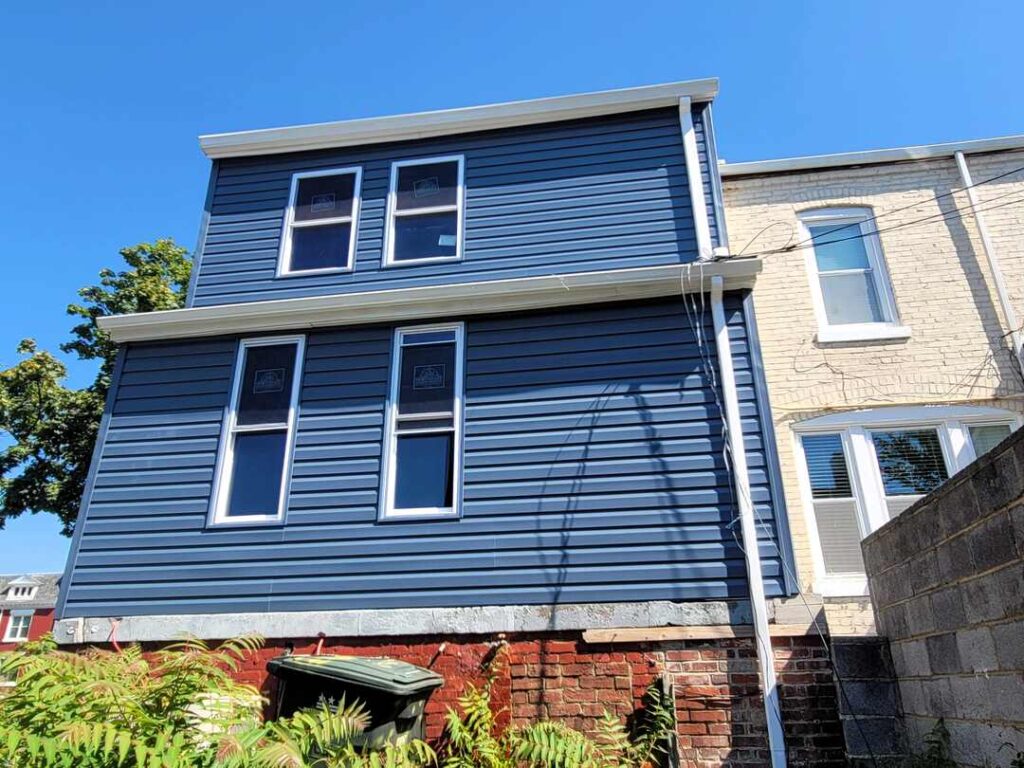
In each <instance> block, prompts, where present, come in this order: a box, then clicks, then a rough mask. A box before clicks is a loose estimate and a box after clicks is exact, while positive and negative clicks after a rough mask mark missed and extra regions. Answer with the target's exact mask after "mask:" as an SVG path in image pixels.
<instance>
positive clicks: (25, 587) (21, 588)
mask: <svg viewBox="0 0 1024 768" xmlns="http://www.w3.org/2000/svg"><path fill="white" fill-rule="evenodd" d="M38 589H39V587H35V586H32V585H29V584H11V585H10V586H8V587H7V599H8V600H31V599H32V598H33V597H35V596H36V590H38Z"/></svg>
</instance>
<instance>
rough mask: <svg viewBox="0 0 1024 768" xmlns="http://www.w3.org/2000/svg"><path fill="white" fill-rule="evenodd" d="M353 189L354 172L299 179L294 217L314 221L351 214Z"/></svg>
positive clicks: (296, 219)
mask: <svg viewBox="0 0 1024 768" xmlns="http://www.w3.org/2000/svg"><path fill="white" fill-rule="evenodd" d="M355 190H356V176H355V174H354V173H345V174H341V175H338V176H312V177H309V178H305V179H299V188H298V190H297V192H296V194H295V213H294V219H295V221H315V220H317V219H336V218H338V217H340V216H351V215H352V198H353V197H354V196H355Z"/></svg>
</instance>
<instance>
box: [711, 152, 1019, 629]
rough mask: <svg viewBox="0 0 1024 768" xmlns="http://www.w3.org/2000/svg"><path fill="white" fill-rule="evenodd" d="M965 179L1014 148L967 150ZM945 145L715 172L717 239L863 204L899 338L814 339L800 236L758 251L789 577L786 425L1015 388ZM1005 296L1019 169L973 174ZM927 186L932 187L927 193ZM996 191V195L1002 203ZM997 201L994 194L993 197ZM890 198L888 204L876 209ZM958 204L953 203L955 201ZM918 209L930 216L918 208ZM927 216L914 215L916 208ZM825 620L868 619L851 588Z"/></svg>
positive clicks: (751, 243) (1007, 159)
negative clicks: (877, 160)
mask: <svg viewBox="0 0 1024 768" xmlns="http://www.w3.org/2000/svg"><path fill="white" fill-rule="evenodd" d="M968 162H969V164H970V168H971V173H972V175H973V178H974V181H975V183H976V184H977V183H978V182H982V181H985V180H986V179H990V178H993V177H995V176H999V175H1001V174H1007V173H1008V172H1011V171H1014V169H1018V168H1021V167H1022V166H1024V151H1013V152H1002V153H993V154H988V155H973V156H969V158H968ZM960 187H962V182H961V181H960V177H959V175H958V172H957V169H956V165H955V162H954V160H953V158H952V157H950V158H942V159H934V160H928V161H921V162H914V163H887V164H880V165H873V166H863V167H850V168H827V169H821V170H811V171H802V172H795V173H778V174H771V175H761V176H745V177H743V176H736V177H733V176H726V178H725V179H724V194H725V211H726V220H727V223H728V229H729V245H730V250H731V252H732V253H734V254H738V253H741V252H742V253H746V254H754V253H760V252H763V251H768V250H773V249H776V248H780V247H783V246H785V245H787V244H795V243H799V242H800V234H799V230H798V227H797V216H798V214H799V213H801V212H803V211H806V210H811V209H815V208H823V207H852V206H862V207H869V208H870V209H871V210H872V212H873V213H874V214H875V215H878V216H879V217H880V218H879V220H878V222H877V227H878V228H879V229H880V230H881V231H880V233H879V238H880V241H881V246H882V251H883V255H884V258H885V262H886V265H887V267H888V271H889V275H890V277H891V281H892V287H893V293H894V295H895V300H896V307H897V310H898V312H899V315H900V319H901V321H902V323H903V325H905V326H907V327H908V328H909V329H910V332H911V336H910V338H909V339H900V340H889V341H873V342H866V343H842V344H834V343H833V344H819V343H818V342H817V341H816V340H815V335H816V333H817V330H818V325H817V319H816V316H815V313H814V307H813V304H812V300H811V294H810V288H809V276H808V272H807V268H806V264H805V254H804V251H803V250H795V251H791V252H787V253H773V254H771V255H768V256H766V257H765V260H764V271H763V273H762V274H761V276H760V277H759V278H758V281H757V284H756V287H755V289H754V300H755V305H756V310H757V322H758V330H759V335H760V340H761V345H762V355H763V359H764V366H765V376H766V380H767V384H768V394H769V397H770V400H771V405H772V418H773V422H774V425H775V430H776V436H777V439H778V454H779V460H780V464H781V470H782V478H783V486H784V492H785V498H786V504H787V508H788V509H789V511H790V515H789V522H790V529H791V532H792V538H793V548H794V553H795V557H796V562H797V568H798V572H799V577H800V582H801V585H802V587H803V589H804V590H805V591H811V590H812V587H813V577H814V565H813V564H814V555H813V554H812V551H811V546H812V544H811V539H810V536H809V534H808V529H807V516H808V515H809V514H810V510H808V509H805V504H804V501H803V499H802V497H801V491H800V485H799V481H798V475H797V469H796V460H795V455H794V433H793V429H792V428H793V425H794V424H796V423H798V422H801V421H804V420H806V419H810V418H814V417H816V416H820V415H823V414H826V413H830V412H835V411H842V410H853V409H858V408H870V407H879V406H890V405H925V404H960V405H984V406H994V407H998V408H1003V409H1007V410H1012V411H1017V412H1020V411H1021V400H1020V399H1019V398H1020V396H1021V395H1022V393H1024V388H1022V386H1021V379H1020V373H1019V372H1018V370H1016V368H1015V366H1014V363H1013V360H1012V354H1011V353H1010V351H1009V348H1008V344H1007V342H1006V340H1005V338H1004V337H1005V334H1006V328H1005V321H1004V320H1003V319H1002V317H1001V314H1000V311H999V309H998V306H999V305H998V302H997V298H996V294H995V289H994V284H993V283H992V281H991V274H990V271H989V269H988V265H987V262H986V260H985V255H984V251H983V250H982V247H981V240H980V236H979V234H978V229H977V226H976V224H975V222H974V219H973V217H972V216H971V215H970V214H969V211H970V206H969V204H968V202H967V198H966V194H965V193H963V192H962V191H958V192H956V193H954V194H949V193H950V192H951V191H952V190H954V189H959V188H960ZM978 195H979V198H980V201H981V206H982V208H985V207H986V203H987V204H988V205H991V206H993V208H992V209H991V210H989V211H986V212H985V213H984V216H985V218H986V221H987V223H988V226H989V230H990V233H991V235H992V239H993V241H994V242H995V244H996V248H997V250H998V255H999V259H1000V261H1001V264H1002V268H1003V272H1004V276H1005V278H1006V280H1007V282H1008V283H1009V293H1010V295H1011V299H1012V301H1013V304H1014V308H1015V310H1016V312H1017V313H1018V315H1019V316H1020V317H1024V203H1022V202H1021V199H1022V198H1024V173H1022V172H1016V173H1009V175H1007V176H1006V177H1005V178H1002V179H999V180H998V181H995V182H993V183H991V184H983V185H981V186H980V187H979V188H978ZM937 198H938V199H937ZM1004 203H1009V204H1008V205H1003V204H1004ZM994 206H1000V207H994ZM896 209H903V210H900V211H898V212H896V213H889V212H891V211H896ZM960 214H963V215H960ZM928 217H931V218H928ZM921 219H926V220H924V221H919V220H921ZM825 614H826V616H827V617H828V618H829V621H830V625H831V624H832V623H833V621H834V624H835V626H831V627H830V628H831V631H832V632H833V634H840V633H847V632H849V633H852V634H865V633H870V632H872V631H873V626H872V621H871V617H870V613H869V612H868V611H867V610H866V602H864V601H853V600H850V601H842V600H837V601H832V602H830V603H829V604H827V605H826V606H825Z"/></svg>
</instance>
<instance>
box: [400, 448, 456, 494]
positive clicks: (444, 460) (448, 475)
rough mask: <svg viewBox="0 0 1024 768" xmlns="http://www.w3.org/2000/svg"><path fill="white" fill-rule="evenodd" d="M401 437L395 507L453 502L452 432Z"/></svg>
mask: <svg viewBox="0 0 1024 768" xmlns="http://www.w3.org/2000/svg"><path fill="white" fill-rule="evenodd" d="M397 439H398V447H397V462H396V463H397V466H396V468H395V470H396V472H395V509H420V508H427V507H450V506H452V446H453V436H452V433H451V432H447V433H445V434H440V435H400V436H399V437H398V438H397Z"/></svg>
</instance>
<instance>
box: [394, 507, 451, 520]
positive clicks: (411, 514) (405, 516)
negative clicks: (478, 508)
mask: <svg viewBox="0 0 1024 768" xmlns="http://www.w3.org/2000/svg"><path fill="white" fill-rule="evenodd" d="M458 519H459V513H458V512H457V511H456V510H454V509H450V508H449V509H445V508H443V507H442V508H437V509H408V510H402V511H400V512H399V511H395V510H388V511H386V512H384V514H382V515H381V516H380V517H378V518H377V522H380V523H406V522H411V521H414V520H458Z"/></svg>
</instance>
